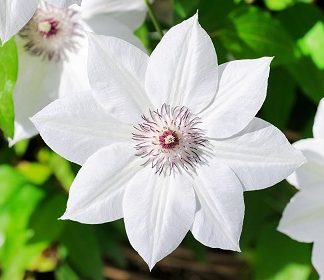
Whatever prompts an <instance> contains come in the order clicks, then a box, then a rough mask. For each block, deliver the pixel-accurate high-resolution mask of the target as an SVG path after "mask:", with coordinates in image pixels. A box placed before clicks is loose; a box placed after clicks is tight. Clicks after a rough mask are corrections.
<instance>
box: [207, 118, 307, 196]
mask: <svg viewBox="0 0 324 280" xmlns="http://www.w3.org/2000/svg"><path fill="white" fill-rule="evenodd" d="M211 142H212V145H213V153H214V155H215V157H216V158H217V159H218V160H219V162H222V163H224V164H226V165H228V166H229V167H230V168H231V169H232V170H233V171H234V172H235V174H236V175H237V177H238V178H239V179H240V181H241V182H242V184H243V186H244V189H245V190H247V191H248V190H256V189H262V188H266V187H269V186H272V185H274V184H276V183H278V182H280V181H281V180H283V179H285V178H287V176H288V175H290V174H291V173H292V172H293V171H294V170H295V169H297V168H298V167H299V166H300V165H302V164H303V163H304V161H305V158H304V156H303V155H302V154H301V152H299V151H297V150H296V149H294V148H293V147H292V146H291V145H290V143H289V142H288V140H287V139H286V137H285V136H284V134H283V133H282V132H281V131H280V130H279V129H277V128H276V127H274V126H273V125H271V124H269V123H267V122H265V121H263V120H261V119H258V118H254V119H253V120H252V121H251V123H250V124H249V125H248V126H247V127H246V128H245V129H244V130H242V131H241V132H240V133H238V134H236V135H234V136H232V137H230V138H227V139H224V140H215V139H213V140H212V141H211Z"/></svg>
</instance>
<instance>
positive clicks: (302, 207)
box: [278, 186, 324, 242]
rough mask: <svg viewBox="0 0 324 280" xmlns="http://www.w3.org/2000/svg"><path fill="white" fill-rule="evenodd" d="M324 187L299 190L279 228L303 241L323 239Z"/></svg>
mask: <svg viewBox="0 0 324 280" xmlns="http://www.w3.org/2000/svg"><path fill="white" fill-rule="evenodd" d="M323 197H324V187H323V186H322V188H318V189H316V190H315V191H314V190H311V189H307V190H302V191H299V192H298V193H297V194H296V195H295V196H294V197H293V198H292V199H291V201H290V202H289V204H288V206H287V207H286V209H285V210H284V212H283V216H282V219H281V221H280V224H279V227H278V230H279V231H281V232H283V233H285V234H287V235H289V236H290V237H291V238H293V239H296V240H298V241H302V242H313V241H314V240H317V239H318V240H320V239H323V232H324V211H323V210H324V201H323Z"/></svg>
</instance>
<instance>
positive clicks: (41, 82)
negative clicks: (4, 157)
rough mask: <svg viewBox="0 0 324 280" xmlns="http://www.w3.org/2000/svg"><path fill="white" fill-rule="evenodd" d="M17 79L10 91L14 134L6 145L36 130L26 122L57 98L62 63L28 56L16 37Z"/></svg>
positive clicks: (28, 135) (31, 134) (29, 122)
mask: <svg viewBox="0 0 324 280" xmlns="http://www.w3.org/2000/svg"><path fill="white" fill-rule="evenodd" d="M16 41H17V45H18V63H19V69H18V77H17V82H16V86H15V90H14V104H15V135H14V138H13V139H12V141H10V144H11V145H13V144H15V143H16V142H18V141H20V140H22V139H26V138H30V137H32V136H34V135H36V134H37V130H36V129H35V127H34V125H33V124H32V123H31V121H30V120H29V118H30V117H32V116H33V115H34V114H36V113H37V112H38V111H40V110H41V109H42V108H44V107H45V106H46V105H47V104H49V103H50V102H52V101H53V100H55V99H56V98H57V97H58V85H59V84H60V79H61V72H62V64H61V63H56V62H48V61H47V60H43V59H41V58H40V57H36V56H32V55H29V54H28V53H27V52H25V50H24V49H23V46H22V44H21V42H20V41H19V39H18V38H17V40H16Z"/></svg>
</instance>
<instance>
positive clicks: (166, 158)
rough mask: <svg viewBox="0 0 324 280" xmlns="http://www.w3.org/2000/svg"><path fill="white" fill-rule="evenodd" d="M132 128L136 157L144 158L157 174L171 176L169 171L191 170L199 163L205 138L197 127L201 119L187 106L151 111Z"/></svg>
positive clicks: (164, 107) (167, 106) (165, 107)
mask: <svg viewBox="0 0 324 280" xmlns="http://www.w3.org/2000/svg"><path fill="white" fill-rule="evenodd" d="M142 119H143V122H142V123H140V124H138V125H137V126H135V127H134V128H135V129H136V132H135V133H133V140H135V141H136V142H138V143H137V144H136V145H135V149H136V151H137V153H136V156H139V157H142V158H145V159H146V162H145V163H144V164H143V165H148V164H150V165H151V167H152V168H154V169H155V172H156V173H158V174H162V173H163V174H164V175H170V174H171V173H172V171H179V172H181V170H185V171H188V172H191V171H193V170H194V169H195V168H196V166H197V165H198V164H199V163H201V162H202V154H203V153H204V148H205V144H206V142H207V139H206V138H205V134H204V132H203V131H202V130H201V129H200V128H198V125H199V124H200V123H201V121H200V119H199V118H198V117H196V116H195V115H193V114H192V113H191V112H190V110H189V109H188V108H186V107H171V106H170V105H166V104H164V105H163V106H162V107H161V109H159V110H156V111H150V115H149V117H147V116H144V115H143V116H142Z"/></svg>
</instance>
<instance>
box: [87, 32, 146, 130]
mask: <svg viewBox="0 0 324 280" xmlns="http://www.w3.org/2000/svg"><path fill="white" fill-rule="evenodd" d="M147 61H148V56H147V54H145V53H144V52H142V51H141V50H139V49H138V48H136V47H134V46H133V45H131V44H129V43H127V42H125V41H123V40H120V39H118V38H113V37H106V36H96V35H94V34H89V58H88V71H89V80H90V85H91V87H92V88H93V90H94V96H95V98H96V99H97V100H98V102H100V104H102V105H103V106H104V107H105V108H106V110H107V111H108V112H109V113H110V114H112V115H113V116H114V117H116V118H117V119H121V120H123V121H127V122H129V123H133V124H134V123H136V122H137V120H139V118H140V115H141V114H143V112H146V111H147V110H148V109H149V108H152V106H151V103H150V101H149V99H148V97H147V95H146V93H145V89H144V79H145V71H146V68H147Z"/></svg>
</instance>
